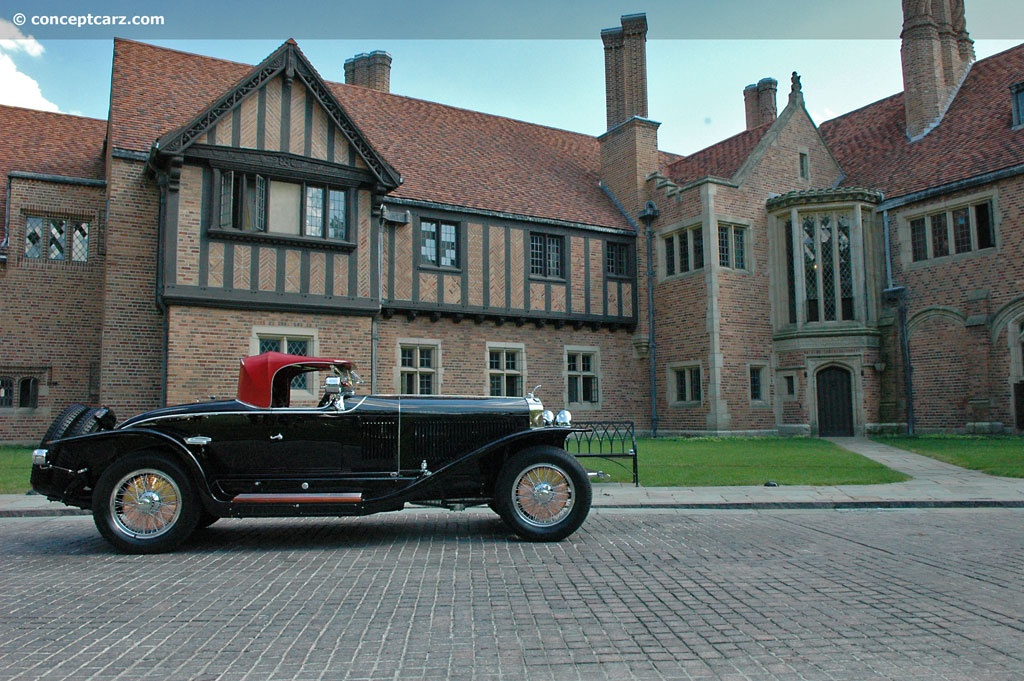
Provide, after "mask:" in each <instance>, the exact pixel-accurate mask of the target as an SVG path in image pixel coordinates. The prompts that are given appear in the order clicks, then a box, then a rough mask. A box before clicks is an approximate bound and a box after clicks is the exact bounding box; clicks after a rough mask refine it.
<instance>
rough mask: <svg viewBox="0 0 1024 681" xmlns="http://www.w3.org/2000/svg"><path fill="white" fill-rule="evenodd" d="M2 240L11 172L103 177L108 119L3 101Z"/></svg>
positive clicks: (0, 141)
mask: <svg viewBox="0 0 1024 681" xmlns="http://www.w3.org/2000/svg"><path fill="white" fill-rule="evenodd" d="M0 131H2V132H0V180H2V181H0V241H3V238H4V236H5V234H4V233H3V229H2V227H4V225H3V222H2V220H3V219H4V218H3V216H6V215H7V182H6V180H7V176H8V174H9V173H12V172H22V173H38V174H42V175H60V176H63V177H74V178H80V179H88V180H102V179H103V178H104V168H103V139H104V137H106V133H107V122H106V121H100V120H96V119H94V118H82V117H80V116H69V115H68V114H59V113H49V112H46V111H35V110H33V109H22V108H18V107H13V106H3V105H0Z"/></svg>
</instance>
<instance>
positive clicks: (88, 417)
mask: <svg viewBox="0 0 1024 681" xmlns="http://www.w3.org/2000/svg"><path fill="white" fill-rule="evenodd" d="M116 422H117V420H116V418H115V417H114V412H112V411H111V410H110V409H108V408H107V407H97V408H95V409H87V410H86V412H85V413H84V414H82V415H81V416H80V417H79V418H78V419H76V420H75V422H74V423H72V424H71V426H70V427H69V428H68V429H67V430H66V431H64V435H63V437H75V436H76V435H87V434H89V433H95V432H97V431H100V430H110V429H111V428H113V427H114V424H115V423H116Z"/></svg>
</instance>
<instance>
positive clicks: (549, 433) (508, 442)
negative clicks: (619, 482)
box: [372, 427, 590, 504]
mask: <svg viewBox="0 0 1024 681" xmlns="http://www.w3.org/2000/svg"><path fill="white" fill-rule="evenodd" d="M588 430H590V429H589V428H577V427H547V428H532V429H530V430H523V431H520V432H518V433H513V434H511V435H507V436H505V437H503V438H500V439H498V440H495V441H493V442H489V443H487V444H486V445H484V446H483V447H480V448H479V449H475V450H473V451H472V452H469V453H467V454H465V455H464V456H460V457H459V458H457V459H455V460H454V461H451V462H450V463H448V464H447V465H445V466H444V467H442V468H439V469H437V470H435V471H431V472H430V473H429V474H428V475H425V476H423V477H422V478H420V479H419V480H416V481H415V482H413V483H412V484H410V485H408V486H407V487H403V488H402V489H400V490H396V491H395V492H392V493H390V494H385V495H383V496H381V497H377V498H376V499H373V500H372V502H373V503H374V504H387V503H394V502H401V501H417V500H425V499H435V498H436V497H435V496H434V495H435V494H436V493H437V491H438V490H439V489H441V488H444V487H445V482H446V480H449V479H450V478H451V477H454V476H457V475H459V474H460V471H463V472H464V471H466V469H467V467H477V468H474V469H473V470H474V474H473V475H472V477H474V478H477V479H480V478H479V476H481V475H482V476H484V477H483V478H482V479H481V481H482V482H483V483H484V484H483V487H484V488H485V489H486V490H487V493H492V492H493V488H494V483H495V481H496V480H497V477H498V472H499V471H500V470H501V467H502V465H504V463H505V461H506V460H508V458H509V457H511V456H513V455H515V454H516V453H518V452H521V451H523V450H526V449H530V448H532V447H557V448H558V449H565V439H566V437H568V436H569V435H570V434H571V433H582V432H587V431H588Z"/></svg>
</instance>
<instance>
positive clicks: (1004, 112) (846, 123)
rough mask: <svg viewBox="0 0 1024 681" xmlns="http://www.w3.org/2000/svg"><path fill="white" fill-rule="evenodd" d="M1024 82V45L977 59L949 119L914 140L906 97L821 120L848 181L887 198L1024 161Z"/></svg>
mask: <svg viewBox="0 0 1024 681" xmlns="http://www.w3.org/2000/svg"><path fill="white" fill-rule="evenodd" d="M1021 81H1024V45H1021V46H1018V47H1015V48H1012V49H1010V50H1007V51H1006V52H1003V53H1001V54H997V55H995V56H992V57H989V58H987V59H983V60H981V61H978V62H976V63H975V64H974V65H973V66H972V67H971V70H970V73H969V74H968V75H967V78H966V79H965V80H964V83H963V85H962V86H961V88H960V91H959V92H958V93H957V95H956V97H955V98H954V100H953V103H952V104H951V106H950V107H949V110H948V111H947V112H946V115H945V117H944V118H943V119H942V122H941V124H940V125H939V126H938V127H937V128H935V129H934V130H932V131H931V132H930V133H928V134H927V135H925V136H924V137H923V138H921V139H919V140H917V141H916V142H910V141H908V140H907V137H906V122H905V116H904V109H903V94H902V93H900V94H897V95H893V96H892V97H888V98H886V99H883V100H881V101H878V102H875V103H874V104H871V105H869V106H866V107H864V108H863V109H859V110H857V111H854V112H851V113H849V114H846V115H845V116H841V117H839V118H836V119H833V120H831V121H826V122H824V123H822V124H821V126H820V127H821V133H822V136H823V137H824V138H825V141H826V142H827V143H828V145H829V147H830V148H831V150H832V153H833V154H835V156H836V159H837V160H838V161H839V165H840V166H841V167H842V169H843V171H844V172H845V174H846V177H845V179H844V184H848V185H857V186H861V187H870V188H873V189H879V190H881V191H883V192H884V193H885V198H886V199H892V198H896V197H900V196H905V195H907V194H912V193H914V192H918V191H921V190H924V189H928V188H930V187H935V186H941V185H946V184H950V183H953V182H957V181H960V180H965V179H968V178H971V177H976V176H978V175H982V174H985V173H989V172H993V171H997V170H1001V169H1004V168H1008V167H1011V166H1015V165H1019V164H1022V163H1024V130H1022V129H1016V130H1014V129H1012V116H1013V114H1012V104H1011V100H1010V89H1009V88H1010V86H1011V85H1013V84H1015V83H1019V82H1021Z"/></svg>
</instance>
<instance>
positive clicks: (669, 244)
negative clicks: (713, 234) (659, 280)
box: [665, 227, 731, 276]
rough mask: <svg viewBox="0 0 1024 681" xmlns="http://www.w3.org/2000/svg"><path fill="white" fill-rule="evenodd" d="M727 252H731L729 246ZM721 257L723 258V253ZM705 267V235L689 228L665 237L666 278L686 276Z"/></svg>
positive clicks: (726, 246) (693, 228) (697, 228)
mask: <svg viewBox="0 0 1024 681" xmlns="http://www.w3.org/2000/svg"><path fill="white" fill-rule="evenodd" d="M719 246H720V247H721V242H719ZM725 250H726V251H730V250H731V248H730V246H729V245H728V244H726V245H725ZM719 257H722V255H721V253H720V254H719ZM702 267H704V233H703V231H702V229H701V228H700V227H688V228H686V229H681V230H679V231H678V232H675V233H674V234H669V235H668V236H666V237H665V276H672V275H673V274H684V273H686V272H690V271H693V270H699V269H701V268H702Z"/></svg>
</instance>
